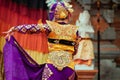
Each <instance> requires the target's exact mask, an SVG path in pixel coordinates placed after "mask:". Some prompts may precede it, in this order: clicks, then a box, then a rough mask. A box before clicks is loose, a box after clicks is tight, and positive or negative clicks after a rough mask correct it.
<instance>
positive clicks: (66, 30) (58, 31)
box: [46, 21, 77, 41]
mask: <svg viewBox="0 0 120 80" xmlns="http://www.w3.org/2000/svg"><path fill="white" fill-rule="evenodd" d="M46 22H47V24H48V26H49V27H50V28H51V31H52V32H50V34H49V35H48V37H49V38H52V39H63V40H69V41H75V39H76V32H77V26H75V25H71V24H59V23H57V22H53V21H46Z"/></svg>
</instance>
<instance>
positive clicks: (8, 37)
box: [3, 27, 14, 41]
mask: <svg viewBox="0 0 120 80" xmlns="http://www.w3.org/2000/svg"><path fill="white" fill-rule="evenodd" d="M3 33H4V34H6V36H5V37H4V38H5V39H8V41H9V40H10V36H11V35H13V33H14V27H12V28H10V29H9V30H8V31H6V32H3Z"/></svg>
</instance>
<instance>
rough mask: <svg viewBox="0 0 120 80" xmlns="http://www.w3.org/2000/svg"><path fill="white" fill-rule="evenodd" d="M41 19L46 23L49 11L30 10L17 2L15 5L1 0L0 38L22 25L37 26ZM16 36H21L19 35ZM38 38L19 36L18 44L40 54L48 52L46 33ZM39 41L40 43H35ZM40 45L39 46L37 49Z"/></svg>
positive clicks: (10, 1) (9, 1) (7, 0)
mask: <svg viewBox="0 0 120 80" xmlns="http://www.w3.org/2000/svg"><path fill="white" fill-rule="evenodd" d="M39 19H42V22H43V23H45V21H46V19H47V10H44V9H42V8H40V9H35V8H28V7H27V6H25V5H21V4H17V3H15V2H14V3H13V2H12V0H0V36H4V34H3V33H2V32H5V31H8V30H9V28H10V27H12V26H17V25H21V24H37V23H38V20H39ZM16 36H19V35H18V34H17V35H16ZM38 36H39V37H37V35H35V36H24V37H22V36H21V37H20V36H19V38H17V40H19V41H18V42H19V43H20V44H21V46H23V47H24V48H27V49H32V50H37V51H40V52H41V51H42V52H48V49H47V48H48V47H47V38H46V36H45V33H40V34H39V35H38ZM25 37H26V38H25ZM38 39H39V40H40V41H34V40H38ZM20 40H22V41H20ZM43 41H44V42H43ZM31 43H32V44H31ZM38 43H39V45H38V46H37V47H35V46H36V45H37V44H38ZM44 45H45V46H44ZM40 46H43V47H40ZM43 48H44V49H43Z"/></svg>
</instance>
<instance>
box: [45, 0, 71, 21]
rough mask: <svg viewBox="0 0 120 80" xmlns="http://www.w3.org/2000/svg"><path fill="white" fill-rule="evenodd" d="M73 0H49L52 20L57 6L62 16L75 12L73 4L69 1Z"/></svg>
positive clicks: (48, 4)
mask: <svg viewBox="0 0 120 80" xmlns="http://www.w3.org/2000/svg"><path fill="white" fill-rule="evenodd" d="M70 1H71V0H47V1H46V3H47V6H48V7H49V9H50V12H49V14H50V20H53V18H54V15H55V11H56V8H58V10H57V11H59V12H60V13H59V14H60V18H66V16H68V15H69V14H71V13H72V12H73V9H72V5H70V4H69V3H68V2H70Z"/></svg>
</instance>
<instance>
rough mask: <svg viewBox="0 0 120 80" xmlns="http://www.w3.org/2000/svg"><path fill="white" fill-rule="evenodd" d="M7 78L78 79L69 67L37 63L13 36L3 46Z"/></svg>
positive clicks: (25, 79)
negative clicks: (59, 68)
mask: <svg viewBox="0 0 120 80" xmlns="http://www.w3.org/2000/svg"><path fill="white" fill-rule="evenodd" d="M3 53H4V69H5V78H6V80H76V74H75V71H74V70H73V69H71V68H69V67H65V68H63V70H61V71H60V70H58V69H57V68H56V67H54V66H53V65H52V64H48V63H46V64H41V65H39V64H37V63H36V62H35V61H34V60H33V59H32V58H31V57H30V56H29V55H28V54H27V52H25V50H24V49H23V48H22V47H21V46H20V45H19V44H18V42H17V41H16V40H15V38H14V37H13V36H11V38H10V40H9V41H8V40H6V44H5V45H4V48H3Z"/></svg>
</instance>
